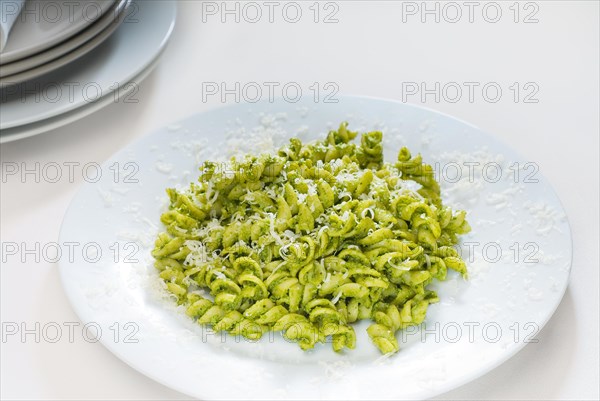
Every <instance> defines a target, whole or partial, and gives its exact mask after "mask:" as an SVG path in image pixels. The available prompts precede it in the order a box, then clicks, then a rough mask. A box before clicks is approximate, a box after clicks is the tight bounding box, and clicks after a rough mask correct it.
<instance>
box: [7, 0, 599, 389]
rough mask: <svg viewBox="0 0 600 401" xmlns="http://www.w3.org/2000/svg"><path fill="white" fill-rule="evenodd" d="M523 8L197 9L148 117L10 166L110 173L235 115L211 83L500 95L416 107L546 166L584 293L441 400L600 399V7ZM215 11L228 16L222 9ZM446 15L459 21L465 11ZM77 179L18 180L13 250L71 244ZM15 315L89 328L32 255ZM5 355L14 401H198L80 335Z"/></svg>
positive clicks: (165, 63) (116, 112)
mask: <svg viewBox="0 0 600 401" xmlns="http://www.w3.org/2000/svg"><path fill="white" fill-rule="evenodd" d="M405 3H406V2H405ZM420 3H421V2H417V3H414V4H416V5H417V6H419V7H420ZM512 3H513V2H512V1H510V2H499V4H500V7H501V9H502V11H503V15H502V18H501V20H500V22H498V23H495V24H493V23H490V22H486V21H485V20H484V19H483V17H482V13H481V9H482V7H483V5H484V4H485V2H483V3H480V5H479V6H478V8H475V12H474V14H473V18H474V22H473V23H469V22H468V14H467V12H468V9H467V8H466V6H461V8H462V11H463V14H464V15H463V17H462V20H461V21H459V22H457V23H454V24H452V23H448V22H447V21H445V20H444V16H443V15H442V18H441V21H440V22H439V23H436V22H435V21H434V16H427V18H428V20H427V21H426V22H425V23H423V22H421V20H420V16H419V14H417V15H416V16H411V15H406V22H403V14H402V7H403V5H402V3H401V2H391V1H390V2H370V3H368V2H366V1H365V2H362V1H338V2H336V3H335V4H337V6H338V8H339V11H338V12H337V15H336V17H337V19H338V20H339V22H338V23H331V24H324V23H314V22H313V21H312V18H313V14H312V11H311V10H309V6H310V5H311V4H312V2H305V3H302V10H303V16H302V19H301V20H300V22H298V23H296V24H292V23H289V22H286V21H285V20H284V19H283V18H282V15H281V11H280V10H281V6H279V8H276V9H275V14H274V19H275V22H274V23H272V24H271V23H269V22H268V20H267V18H268V15H266V12H267V11H268V9H267V8H266V7H265V6H261V7H262V10H263V13H265V14H264V15H263V19H262V21H260V22H258V23H255V24H252V23H247V22H244V21H243V16H242V21H240V23H236V22H235V21H234V20H233V16H228V17H227V18H228V20H227V21H226V22H225V23H223V22H222V21H221V20H220V16H219V15H216V16H208V15H207V16H206V18H207V21H206V23H202V3H201V2H200V1H182V2H180V4H179V20H178V22H177V25H176V28H175V32H174V34H173V36H172V38H171V43H170V45H169V47H168V49H167V51H166V52H165V54H164V57H163V59H162V61H161V63H160V64H159V66H158V68H157V69H156V71H155V72H154V73H153V74H152V75H151V76H150V77H149V78H148V79H146V81H144V82H143V83H142V84H141V85H140V90H139V92H138V93H137V95H135V96H136V98H137V99H138V100H139V102H138V103H137V104H121V103H119V104H112V105H110V106H109V107H107V108H105V109H103V110H101V111H100V112H98V113H96V114H94V115H92V116H90V117H87V118H85V119H83V120H81V121H79V122H76V123H74V124H71V125H69V126H66V127H64V128H61V129H57V130H55V131H53V132H50V133H46V134H42V135H40V136H37V137H32V138H29V139H25V140H21V141H17V142H14V143H8V144H3V145H2V146H1V147H0V152H1V161H2V163H3V169H4V168H5V166H6V163H10V162H17V163H21V162H24V163H25V165H26V166H33V165H35V163H36V162H39V163H41V165H42V166H43V165H45V164H47V163H51V162H55V163H58V164H59V165H63V163H65V162H67V163H68V162H79V163H81V164H80V165H83V164H85V163H88V162H98V163H101V162H102V161H104V160H106V159H107V158H108V157H109V156H110V155H112V154H113V153H114V152H116V151H118V150H119V149H121V148H122V147H124V146H126V145H127V144H128V143H130V142H132V141H134V140H135V139H137V138H140V137H142V136H143V135H146V134H147V133H148V132H151V131H152V130H154V129H156V128H159V127H161V126H164V125H167V124H170V123H172V122H175V121H177V120H178V119H181V118H183V117H185V116H188V115H190V114H193V113H197V112H199V111H203V110H207V109H211V108H214V107H218V106H220V105H221V103H222V102H221V99H219V97H218V96H211V97H209V98H208V99H207V100H206V101H203V99H202V87H203V82H204V83H207V82H217V83H221V82H225V83H226V84H227V85H229V87H233V86H234V85H235V82H240V84H241V86H243V85H244V84H246V83H248V82H257V83H262V82H278V83H280V84H281V85H283V84H285V83H287V82H297V83H298V84H299V85H300V86H301V88H302V89H303V91H304V92H305V93H306V94H305V96H308V94H309V93H310V89H309V87H310V86H311V85H312V84H313V83H314V82H318V83H319V85H320V86H321V87H322V86H323V85H324V84H325V83H327V82H334V83H335V84H336V85H338V87H339V90H340V93H345V94H361V95H371V96H378V97H387V98H392V99H398V100H403V99H402V96H403V91H402V88H403V83H404V87H405V88H406V86H407V85H410V84H407V83H410V82H417V83H421V82H425V83H426V85H427V86H428V87H433V86H434V85H435V83H436V82H440V84H441V85H442V86H443V85H444V84H446V83H448V82H458V83H462V82H477V83H479V84H480V85H484V84H485V83H488V82H494V83H497V84H498V85H499V86H500V87H501V88H502V89H503V95H502V98H501V99H500V101H498V102H497V103H491V102H488V101H486V100H485V99H484V98H483V97H482V96H481V92H477V91H476V92H475V97H474V99H473V102H470V101H469V99H468V96H467V95H466V94H464V96H463V98H462V99H461V100H460V101H458V102H456V103H451V102H450V101H448V100H451V99H448V98H444V97H442V98H441V99H440V101H439V102H436V101H435V99H434V97H433V95H430V96H428V97H427V98H426V99H425V102H423V101H422V99H420V98H419V97H418V96H408V98H407V99H406V101H407V102H410V103H416V104H423V105H425V106H427V107H431V108H433V109H436V110H439V111H442V112H445V113H448V114H451V115H454V116H457V117H459V118H461V119H464V120H466V121H469V122H471V123H473V124H475V125H478V126H479V127H481V128H482V129H484V130H485V131H487V132H490V133H492V134H494V135H497V136H498V137H501V138H502V139H503V140H504V141H505V142H507V143H510V144H511V145H512V146H513V147H514V148H515V149H516V150H517V151H519V152H520V153H521V154H523V155H525V156H526V157H527V160H531V161H534V162H535V163H537V164H538V165H539V166H540V169H541V172H542V173H543V174H544V175H545V176H546V177H547V179H548V180H549V181H550V182H551V184H552V185H553V186H554V188H555V190H556V191H557V193H558V194H559V197H560V198H561V200H562V202H563V204H564V207H565V209H566V213H567V215H568V218H569V221H570V224H571V228H572V233H573V246H574V257H573V267H572V274H571V282H570V285H569V289H568V291H567V293H566V295H565V297H564V299H563V301H562V303H561V305H560V306H559V308H558V310H557V311H556V314H555V315H554V317H553V318H552V319H551V321H550V322H549V323H548V324H547V325H546V327H545V328H544V329H543V330H542V331H541V332H540V333H539V334H538V336H537V338H538V339H539V342H538V343H537V344H530V345H527V346H526V347H525V348H524V349H523V350H522V351H521V352H519V353H518V354H517V355H516V356H515V357H513V358H512V359H510V360H509V361H508V362H506V363H505V364H503V365H502V366H500V367H499V368H497V369H495V370H493V371H492V372H490V373H488V374H486V375H484V376H483V377H481V378H479V379H477V380H475V381H473V382H471V383H469V384H467V385H465V386H463V387H461V388H458V389H455V390H453V391H451V392H449V393H446V394H444V395H442V396H440V397H438V399H474V400H475V399H486V400H487V399H489V400H491V399H545V400H546V399H590V400H591V399H598V398H599V397H600V395H599V388H598V386H599V383H598V380H599V379H598V377H599V372H598V362H599V340H598V338H599V333H598V310H599V298H598V283H599V276H598V269H599V259H598V242H599V235H598V222H599V216H598V209H599V206H598V205H599V203H598V192H599V189H598V182H599V178H598V171H599V167H598V146H599V145H598V138H599V126H598V124H599V103H598V102H599V93H598V90H599V78H598V71H599V59H598V56H599V50H598V49H599V22H598V18H599V17H598V16H599V7H598V2H596V1H581V2H575V1H572V2H571V1H569V2H567V1H537V2H533V3H534V6H537V8H539V11H538V12H537V14H536V16H535V17H536V18H537V19H538V20H539V22H537V23H529V24H525V23H523V22H519V23H515V22H514V21H513V18H514V13H513V11H512V10H511V9H509V7H510V6H511V4H512ZM213 4H215V5H217V6H219V7H220V2H217V3H213ZM229 4H230V6H231V7H233V5H232V4H233V3H229ZM259 4H262V2H259ZM458 4H459V5H462V4H463V3H462V2H458ZM429 6H430V7H434V5H433V3H429ZM440 6H443V3H442V4H440ZM534 6H528V7H530V8H528V9H524V8H523V7H524V3H521V5H520V7H521V14H520V15H519V19H520V20H522V19H523V18H524V17H525V15H526V14H529V12H531V11H534V10H535V9H534V8H532V7H534ZM321 7H323V6H321ZM404 7H410V5H408V6H407V5H406V4H405V5H404ZM329 10H333V8H331V9H329ZM247 11H249V12H250V11H251V10H247ZM446 11H447V14H446V17H447V18H453V16H454V14H451V12H453V10H450V9H446ZM492 11H493V10H489V9H488V12H489V14H488V17H491V18H493V13H492ZM321 12H322V13H324V11H323V9H322V8H321ZM290 13H291V11H290ZM289 15H291V16H293V15H292V14H289ZM252 16H253V14H252V15H250V14H248V15H247V17H248V18H252ZM319 17H320V19H321V20H322V19H323V17H324V15H323V14H321V15H320V16H319ZM514 82H519V83H520V85H521V86H522V85H524V84H525V83H527V82H533V83H535V84H536V85H537V86H538V87H539V92H538V93H537V94H536V95H535V97H534V98H536V99H537V100H538V102H537V103H524V102H523V99H520V101H518V102H515V99H514V98H513V94H514V93H513V92H512V91H511V89H510V88H509V87H510V86H511V85H512V84H513V83H514ZM522 94H524V92H523V93H522ZM405 95H406V93H405ZM265 96H266V95H265ZM449 96H450V95H449ZM227 101H228V102H231V101H233V97H232V96H230V97H229V98H228V99H227ZM66 171H67V170H65V171H64V172H66ZM76 172H77V171H76ZM73 181H74V182H72V183H71V182H69V180H68V179H66V178H63V179H61V180H60V181H59V182H57V183H50V182H44V180H43V179H42V180H41V182H39V183H36V182H35V179H34V178H33V176H29V178H26V179H25V181H24V182H21V180H20V179H18V178H17V179H14V178H13V177H7V179H6V180H3V182H2V184H1V231H0V233H1V239H2V242H3V243H7V242H16V243H19V244H21V243H23V244H25V246H27V247H30V248H31V247H34V246H35V244H36V243H39V244H40V245H41V246H44V244H47V243H50V242H56V241H57V240H58V232H59V228H60V223H61V220H62V217H63V214H64V213H65V210H66V208H67V206H68V204H69V202H70V200H71V199H72V197H73V195H74V194H75V192H76V191H77V188H78V187H79V186H80V185H81V183H82V175H81V174H80V173H79V174H75V176H74V180H73ZM1 301H2V305H1V313H2V316H1V318H2V323H3V331H5V328H6V327H8V326H7V324H8V323H10V322H13V323H14V322H16V323H18V324H21V323H25V324H26V325H28V326H27V327H29V328H33V327H34V324H35V322H40V323H41V325H42V326H43V325H44V324H47V323H48V322H56V323H58V324H60V325H64V324H65V323H66V322H77V321H78V319H77V317H76V316H75V314H74V312H73V310H72V309H71V307H70V305H69V303H68V302H67V299H66V297H65V294H64V293H63V290H62V287H61V284H60V280H59V277H58V270H57V266H56V264H53V263H48V262H45V261H43V260H40V261H39V262H36V261H35V260H33V257H31V256H29V257H28V258H27V260H25V262H22V261H21V260H20V259H19V257H18V256H17V257H7V259H6V261H3V262H2V268H1ZM67 324H68V323H67ZM4 334H6V333H4ZM1 351H2V352H1V355H2V359H1V386H0V388H1V398H2V399H123V400H129V399H140V400H141V399H144V400H145V399H156V400H162V399H187V398H188V397H186V396H184V395H182V394H179V393H177V392H175V391H172V390H170V389H168V388H166V387H164V386H162V385H160V384H157V383H155V382H154V381H152V380H150V379H148V378H146V377H145V376H143V375H141V374H140V373H137V372H136V371H134V370H133V369H131V368H129V367H128V366H127V365H126V364H124V363H123V362H121V361H120V360H119V359H117V358H116V357H115V356H113V355H112V354H111V353H110V352H108V351H107V350H106V349H104V348H103V347H102V346H101V345H100V344H93V343H88V342H86V341H84V340H83V338H82V337H81V335H75V337H74V341H73V342H72V343H71V342H69V341H68V339H67V338H61V340H60V341H58V342H57V343H50V342H48V341H44V340H43V339H42V340H41V341H40V342H39V343H36V342H35V339H34V337H33V336H32V335H30V336H28V337H27V338H26V341H25V342H22V341H21V340H20V338H19V336H10V337H7V338H5V339H4V338H3V340H2V342H1Z"/></svg>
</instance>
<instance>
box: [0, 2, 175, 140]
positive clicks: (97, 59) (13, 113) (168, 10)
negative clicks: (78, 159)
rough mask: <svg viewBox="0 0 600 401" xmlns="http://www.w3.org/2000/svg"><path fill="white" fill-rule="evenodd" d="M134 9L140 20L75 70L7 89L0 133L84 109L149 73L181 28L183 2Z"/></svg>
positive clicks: (2, 93) (130, 22) (121, 29)
mask: <svg viewBox="0 0 600 401" xmlns="http://www.w3.org/2000/svg"><path fill="white" fill-rule="evenodd" d="M134 6H135V11H136V13H135V16H134V18H131V19H130V18H127V19H126V20H125V21H124V22H123V23H122V24H121V25H120V27H119V29H118V30H117V31H116V32H115V33H114V34H113V35H111V37H110V38H109V39H108V40H107V41H106V42H104V43H102V45H101V46H98V47H97V48H96V49H94V51H92V52H90V53H89V54H87V55H85V56H84V57H82V58H81V59H79V60H78V61H77V63H76V65H75V66H73V67H72V68H71V67H70V66H69V67H65V68H61V69H59V70H57V71H54V72H52V73H50V74H47V75H44V76H43V77H41V78H38V79H35V80H33V81H29V82H24V83H22V84H20V85H15V86H11V87H8V88H4V89H3V90H1V91H0V103H1V106H2V113H0V129H2V130H4V129H8V128H14V127H19V126H23V125H26V124H31V123H33V122H37V121H41V120H45V119H48V118H50V117H54V116H58V115H60V114H64V113H66V112H69V111H71V110H75V109H77V108H79V107H83V106H85V105H87V104H89V103H90V101H91V100H95V99H99V98H101V97H102V96H103V95H105V94H107V93H111V92H112V91H113V90H114V88H116V86H118V85H120V84H122V83H124V82H129V81H131V79H132V78H133V77H135V76H136V75H138V74H139V73H140V72H141V71H143V70H144V69H145V68H146V67H147V66H148V65H149V64H150V63H151V62H152V60H154V59H155V58H156V55H157V54H159V53H160V52H161V51H162V49H163V48H164V47H165V46H166V44H167V41H168V39H169V37H170V35H171V32H172V30H173V26H174V24H175V18H176V14H177V3H176V2H173V1H138V2H135V3H133V4H132V7H134ZM132 17H133V16H132ZM66 83H69V85H67V84H66ZM111 88H112V89H111ZM57 95H58V96H57ZM71 95H72V96H71ZM40 99H41V101H40Z"/></svg>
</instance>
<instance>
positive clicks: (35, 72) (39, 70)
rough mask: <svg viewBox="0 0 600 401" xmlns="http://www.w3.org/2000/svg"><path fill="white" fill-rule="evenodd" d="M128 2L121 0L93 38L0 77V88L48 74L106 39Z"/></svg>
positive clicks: (115, 26)
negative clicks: (36, 63)
mask: <svg viewBox="0 0 600 401" xmlns="http://www.w3.org/2000/svg"><path fill="white" fill-rule="evenodd" d="M130 3H131V0H122V3H120V5H121V4H122V7H121V10H120V12H119V13H118V14H117V15H116V16H115V17H112V16H111V21H112V22H111V23H110V24H109V25H108V26H107V27H106V28H105V29H104V30H103V31H102V32H100V33H99V34H98V35H96V36H95V37H94V38H93V39H91V40H89V41H88V42H86V43H85V44H84V45H82V46H80V47H78V48H77V49H75V50H73V51H72V52H70V53H67V54H66V55H64V56H62V57H59V58H58V59H56V60H53V61H51V62H49V63H46V64H43V65H41V66H38V67H35V68H33V69H31V70H27V71H24V72H21V73H18V74H14V75H9V76H6V77H2V78H0V89H3V88H6V87H9V86H13V85H16V84H20V83H22V82H25V81H29V80H32V79H35V78H38V77H40V76H42V75H44V74H48V73H49V72H52V71H54V70H56V69H58V68H60V67H63V66H65V65H67V64H69V63H72V62H73V61H75V60H77V59H78V58H80V57H82V56H84V55H86V54H87V53H89V52H90V51H92V50H94V49H95V48H96V47H98V46H99V45H100V44H101V43H102V42H104V41H105V40H106V39H108V38H109V37H110V35H112V33H113V32H114V31H115V30H116V29H117V28H118V27H119V25H121V23H122V22H123V20H124V19H125V16H126V15H127V12H126V10H127V7H128V6H129V4H130Z"/></svg>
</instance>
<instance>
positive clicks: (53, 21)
mask: <svg viewBox="0 0 600 401" xmlns="http://www.w3.org/2000/svg"><path fill="white" fill-rule="evenodd" d="M114 2H115V0H79V1H70V2H68V1H47V0H28V1H26V2H25V4H24V5H23V10H22V11H21V14H20V15H19V17H18V18H17V20H16V21H15V24H14V25H13V27H12V30H11V32H10V35H9V37H8V42H7V43H6V46H5V47H4V49H3V50H2V53H1V54H0V64H7V63H12V62H14V61H17V60H21V59H23V58H26V57H29V56H31V55H34V54H36V53H39V52H42V51H44V50H46V49H49V48H51V47H52V46H55V45H57V44H59V43H60V42H63V41H65V40H67V39H69V38H70V37H72V36H74V35H76V34H77V33H79V32H81V31H82V30H84V29H85V28H87V27H88V26H90V25H92V24H93V23H95V22H96V21H98V19H100V18H101V17H102V15H104V14H105V13H106V12H107V11H108V10H110V8H111V7H112V5H113V3H114Z"/></svg>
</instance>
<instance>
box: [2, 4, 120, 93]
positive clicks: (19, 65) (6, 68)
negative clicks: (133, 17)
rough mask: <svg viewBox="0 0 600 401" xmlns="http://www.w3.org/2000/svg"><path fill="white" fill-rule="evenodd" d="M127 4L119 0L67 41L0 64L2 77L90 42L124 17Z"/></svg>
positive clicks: (27, 68) (20, 71) (55, 57)
mask: <svg viewBox="0 0 600 401" xmlns="http://www.w3.org/2000/svg"><path fill="white" fill-rule="evenodd" d="M126 5H127V0H119V1H118V2H116V3H115V4H114V7H113V8H111V9H110V10H108V11H107V12H106V13H104V15H103V16H102V18H100V19H98V20H97V22H94V23H93V24H92V25H91V26H89V27H88V28H86V29H85V30H83V31H82V32H80V33H78V34H77V35H74V36H72V37H71V38H69V39H67V40H66V41H65V42H62V43H60V44H58V45H56V46H54V47H51V48H50V49H48V50H46V51H43V52H40V53H36V54H34V55H32V56H30V57H26V58H23V59H21V60H17V61H14V62H12V63H7V64H2V65H0V78H5V77H8V76H10V75H14V74H19V73H22V72H24V71H27V70H30V69H32V68H35V67H37V66H40V65H42V64H45V63H49V62H50V61H53V60H56V59H58V58H59V57H60V56H63V55H65V54H67V53H69V52H72V51H74V50H75V49H77V48H78V47H80V46H81V45H83V44H84V43H86V42H88V41H89V40H90V39H92V38H94V37H95V36H97V35H98V34H100V32H102V31H104V30H105V29H108V27H109V25H111V23H112V22H114V21H115V20H120V19H122V18H123V17H122V16H121V14H122V13H123V11H124V9H125V6H126ZM71 61H72V60H71ZM57 68H58V67H57ZM7 80H8V81H10V79H9V78H7Z"/></svg>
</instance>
